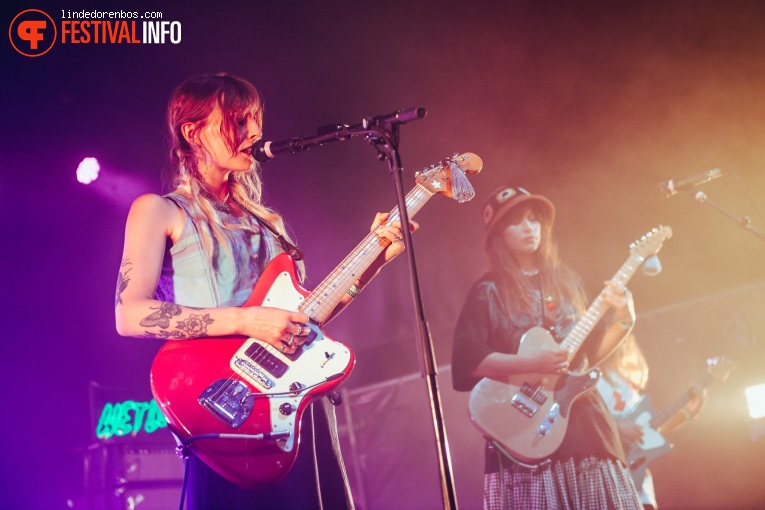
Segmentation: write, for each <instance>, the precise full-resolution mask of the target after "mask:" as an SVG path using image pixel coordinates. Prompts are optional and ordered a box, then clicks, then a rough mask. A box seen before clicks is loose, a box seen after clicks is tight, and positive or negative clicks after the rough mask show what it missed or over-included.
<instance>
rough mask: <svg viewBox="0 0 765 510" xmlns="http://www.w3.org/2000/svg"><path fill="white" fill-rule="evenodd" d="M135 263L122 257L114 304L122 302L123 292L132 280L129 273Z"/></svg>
mask: <svg viewBox="0 0 765 510" xmlns="http://www.w3.org/2000/svg"><path fill="white" fill-rule="evenodd" d="M132 264H133V263H132V262H130V261H129V260H128V259H122V264H120V274H119V277H118V278H117V294H116V296H115V297H114V306H115V307H116V306H117V305H121V304H122V292H123V291H124V290H125V289H126V288H127V286H128V282H129V281H130V277H129V276H128V273H129V272H130V271H131V270H132V269H133V268H132V267H128V266H131V265H132Z"/></svg>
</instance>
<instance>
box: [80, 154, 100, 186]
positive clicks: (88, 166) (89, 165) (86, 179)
mask: <svg viewBox="0 0 765 510" xmlns="http://www.w3.org/2000/svg"><path fill="white" fill-rule="evenodd" d="M99 170H101V167H100V166H99V164H98V160H97V159H96V158H85V159H83V160H82V161H81V162H80V164H79V165H78V166H77V180H78V181H79V182H81V183H83V184H90V183H91V182H93V181H95V180H96V179H98V172H99Z"/></svg>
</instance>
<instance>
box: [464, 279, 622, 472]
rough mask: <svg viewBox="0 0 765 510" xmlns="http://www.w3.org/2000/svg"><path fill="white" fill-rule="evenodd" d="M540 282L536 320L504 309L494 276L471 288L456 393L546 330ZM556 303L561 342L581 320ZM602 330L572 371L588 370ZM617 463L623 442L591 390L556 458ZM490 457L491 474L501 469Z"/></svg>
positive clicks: (573, 412)
mask: <svg viewBox="0 0 765 510" xmlns="http://www.w3.org/2000/svg"><path fill="white" fill-rule="evenodd" d="M530 278H533V279H534V283H536V287H537V288H536V290H534V296H533V297H534V301H535V302H537V303H538V306H537V310H536V311H535V313H533V314H531V315H528V314H526V315H521V314H517V313H516V314H512V313H508V312H507V311H505V310H506V307H505V306H503V304H502V299H501V297H500V294H499V291H498V288H497V285H496V283H495V281H494V279H493V278H492V275H491V274H486V275H484V276H483V277H482V278H481V279H479V280H478V281H477V282H476V283H475V284H474V285H473V286H472V288H471V289H470V291H469V293H468V296H467V299H466V300H465V304H464V306H463V308H462V312H461V314H460V317H459V319H458V321H457V325H456V327H455V331H454V344H453V352H452V384H453V386H454V389H456V390H457V391H470V390H472V389H473V387H474V386H475V385H476V384H477V383H478V381H479V380H480V378H478V377H474V376H472V375H471V373H472V372H473V370H475V368H476V367H477V366H478V365H479V364H480V363H481V361H483V360H484V359H485V358H486V357H487V356H488V355H489V354H491V353H493V352H502V353H506V354H517V352H518V348H519V346H520V341H521V337H522V336H523V334H524V333H526V331H528V330H529V329H530V328H533V327H536V326H540V327H541V326H543V324H544V313H543V308H542V306H543V301H542V292H541V290H539V287H540V285H539V283H538V279H539V277H538V276H534V277H530ZM560 301H561V299H560V298H557V301H556V303H555V305H556V310H555V324H554V325H553V330H552V334H553V336H554V337H555V338H556V341H558V342H560V341H562V339H563V338H565V336H566V334H568V333H569V332H570V331H571V329H572V328H573V327H574V325H575V324H576V321H577V320H578V316H577V314H576V312H575V310H574V308H573V306H572V305H571V304H570V303H569V302H560ZM603 332H604V330H603V328H602V327H601V328H596V329H595V330H594V331H593V332H592V333H590V335H589V336H588V338H587V339H586V340H585V342H584V344H583V345H582V347H581V349H579V351H578V353H577V355H576V357H575V358H574V360H573V362H572V366H574V367H577V366H587V365H586V364H587V353H588V352H591V351H593V350H594V349H596V348H597V347H598V345H599V342H600V340H601V338H602V336H603ZM588 455H594V456H596V457H598V458H614V459H619V460H621V461H622V462H624V451H623V449H622V447H621V444H620V442H619V436H618V433H617V430H616V425H615V423H614V421H613V419H612V418H611V415H610V413H609V412H608V409H607V407H606V405H605V403H604V402H603V400H602V399H601V398H600V396H599V395H598V393H597V391H588V392H586V393H585V394H584V395H582V396H581V397H579V398H578V399H577V400H576V402H574V404H573V405H572V407H571V414H570V416H569V420H568V427H567V430H566V436H565V438H564V439H563V442H562V444H561V446H560V448H558V450H557V451H556V452H555V453H554V454H553V455H552V458H553V459H565V458H569V457H574V458H577V459H579V458H582V457H585V456H588ZM489 461H490V459H489V458H487V472H492V471H496V470H498V468H497V467H496V466H493V467H492V466H491V465H489V464H491V463H490V462H489Z"/></svg>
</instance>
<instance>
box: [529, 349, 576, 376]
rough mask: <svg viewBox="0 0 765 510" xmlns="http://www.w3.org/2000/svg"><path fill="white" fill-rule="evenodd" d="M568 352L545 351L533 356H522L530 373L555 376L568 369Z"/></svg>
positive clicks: (558, 350)
mask: <svg viewBox="0 0 765 510" xmlns="http://www.w3.org/2000/svg"><path fill="white" fill-rule="evenodd" d="M568 354H569V353H568V350H567V349H560V348H558V349H543V350H541V351H539V352H536V353H533V354H531V355H528V354H527V355H520V356H522V357H523V358H525V359H524V364H525V365H526V366H527V367H528V372H529V373H534V374H555V373H560V372H562V371H564V370H566V369H567V368H568V364H569V360H568Z"/></svg>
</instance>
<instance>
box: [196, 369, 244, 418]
mask: <svg viewBox="0 0 765 510" xmlns="http://www.w3.org/2000/svg"><path fill="white" fill-rule="evenodd" d="M198 402H199V403H200V404H202V407H204V408H205V409H207V410H208V411H210V412H211V413H212V414H213V416H215V417H216V418H218V419H219V420H220V421H222V422H223V423H225V424H226V425H228V426H229V427H232V428H237V427H239V426H240V425H241V424H242V423H244V421H245V420H246V419H247V417H248V416H250V413H251V412H252V409H253V407H255V397H254V396H253V395H252V393H251V392H250V390H249V388H247V386H245V385H244V383H242V382H240V381H232V380H230V379H220V380H218V381H215V382H214V383H212V384H211V385H210V386H208V387H207V389H205V391H203V392H202V394H201V395H200V396H199V399H198Z"/></svg>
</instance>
